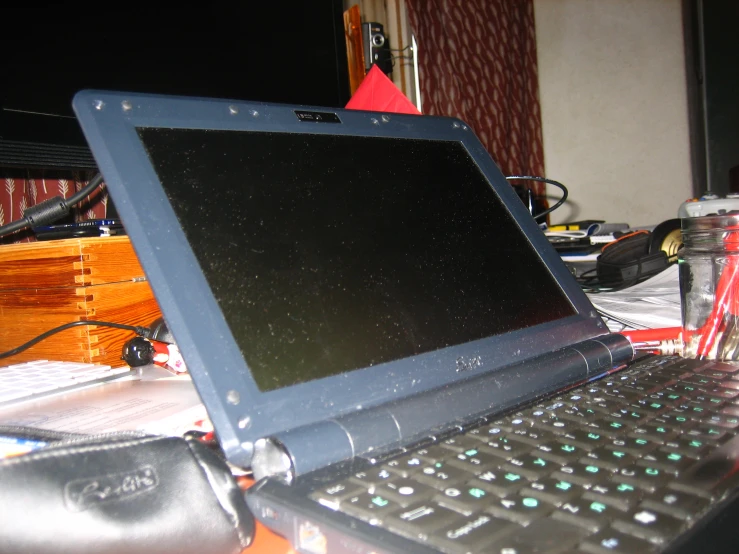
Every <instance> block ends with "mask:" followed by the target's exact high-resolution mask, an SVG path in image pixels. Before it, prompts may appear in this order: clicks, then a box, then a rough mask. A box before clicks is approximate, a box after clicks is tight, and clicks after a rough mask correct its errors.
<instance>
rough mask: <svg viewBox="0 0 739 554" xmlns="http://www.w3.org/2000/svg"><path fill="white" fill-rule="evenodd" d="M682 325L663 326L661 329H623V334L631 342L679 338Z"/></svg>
mask: <svg viewBox="0 0 739 554" xmlns="http://www.w3.org/2000/svg"><path fill="white" fill-rule="evenodd" d="M682 332H683V328H682V327H661V328H659V329H639V330H636V331H621V334H622V335H623V336H625V337H626V338H627V339H629V340H630V341H631V342H649V341H661V340H677V339H678V338H679V337H680V333H682Z"/></svg>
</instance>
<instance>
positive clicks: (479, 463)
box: [447, 442, 502, 472]
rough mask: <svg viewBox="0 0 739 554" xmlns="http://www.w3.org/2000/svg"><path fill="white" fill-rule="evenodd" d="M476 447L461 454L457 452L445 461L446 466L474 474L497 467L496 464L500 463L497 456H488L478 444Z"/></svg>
mask: <svg viewBox="0 0 739 554" xmlns="http://www.w3.org/2000/svg"><path fill="white" fill-rule="evenodd" d="M476 446H477V447H476V448H468V449H467V450H463V451H462V452H457V454H456V455H455V456H452V457H450V458H448V459H447V464H448V465H453V466H456V467H458V468H461V469H467V470H469V471H474V472H479V471H481V470H484V469H493V468H496V467H498V464H500V463H501V461H502V460H501V459H500V457H499V456H495V455H493V454H488V453H487V451H485V450H484V449H483V448H482V447H481V446H480V443H479V442H478V443H477V445H476Z"/></svg>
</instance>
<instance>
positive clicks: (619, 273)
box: [595, 219, 683, 287]
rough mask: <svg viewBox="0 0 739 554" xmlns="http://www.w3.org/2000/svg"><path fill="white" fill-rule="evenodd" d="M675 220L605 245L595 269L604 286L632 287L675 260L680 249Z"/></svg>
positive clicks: (599, 281)
mask: <svg viewBox="0 0 739 554" xmlns="http://www.w3.org/2000/svg"><path fill="white" fill-rule="evenodd" d="M682 245H683V241H682V233H681V230H680V220H679V219H668V220H667V221H664V222H662V223H660V224H659V225H657V226H656V227H655V228H654V229H653V230H652V231H634V232H632V233H628V234H626V235H623V236H621V237H619V238H618V239H617V240H615V241H614V242H611V243H609V244H606V245H605V246H604V247H603V250H602V251H601V255H600V256H598V259H597V261H596V265H595V269H596V273H597V275H598V284H599V285H600V286H604V287H620V286H630V285H633V284H635V283H637V282H639V281H641V280H643V279H646V278H647V277H651V276H652V275H656V274H657V273H659V272H661V271H662V270H664V269H666V268H667V267H669V266H670V265H672V264H673V263H675V262H676V261H677V255H678V251H679V250H680V247H682Z"/></svg>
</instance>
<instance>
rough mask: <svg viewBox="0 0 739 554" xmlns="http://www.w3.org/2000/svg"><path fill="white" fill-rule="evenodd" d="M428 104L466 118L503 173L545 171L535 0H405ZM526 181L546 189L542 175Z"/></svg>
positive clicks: (429, 109)
mask: <svg viewBox="0 0 739 554" xmlns="http://www.w3.org/2000/svg"><path fill="white" fill-rule="evenodd" d="M406 6H407V8H408V18H409V21H410V25H411V29H412V30H413V33H414V34H415V35H416V40H417V41H418V47H419V74H420V83H421V98H422V101H423V112H424V113H425V114H429V115H447V116H454V117H458V118H460V119H462V120H464V121H466V122H467V123H468V124H469V125H470V127H471V128H472V129H473V130H474V131H475V133H476V134H477V136H478V137H479V139H480V140H481V142H482V143H483V144H484V145H485V147H486V148H487V150H488V151H489V152H490V154H491V156H492V157H493V159H494V160H495V161H496V163H497V164H498V166H499V167H500V169H501V171H502V172H503V174H504V175H514V174H515V175H522V174H523V175H538V176H544V154H543V147H542V135H541V113H540V110H539V80H538V76H537V67H536V28H535V26H534V5H533V0H406ZM520 184H522V185H524V186H526V187H528V188H531V189H532V190H533V192H534V194H535V195H536V196H538V197H539V198H544V197H545V185H544V184H543V183H533V182H532V183H523V182H521V183H520Z"/></svg>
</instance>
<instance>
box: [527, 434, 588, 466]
mask: <svg viewBox="0 0 739 554" xmlns="http://www.w3.org/2000/svg"><path fill="white" fill-rule="evenodd" d="M586 453H587V450H585V449H584V448H581V447H579V446H575V445H573V444H569V443H568V442H566V439H565V441H562V442H560V441H552V442H547V443H545V444H541V445H539V447H538V448H537V449H536V450H535V451H534V454H538V455H539V456H541V457H542V458H546V459H547V460H551V461H553V462H557V463H558V464H561V465H564V464H567V463H570V462H574V461H577V460H578V459H580V458H581V457H582V456H583V455H585V454H586Z"/></svg>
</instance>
